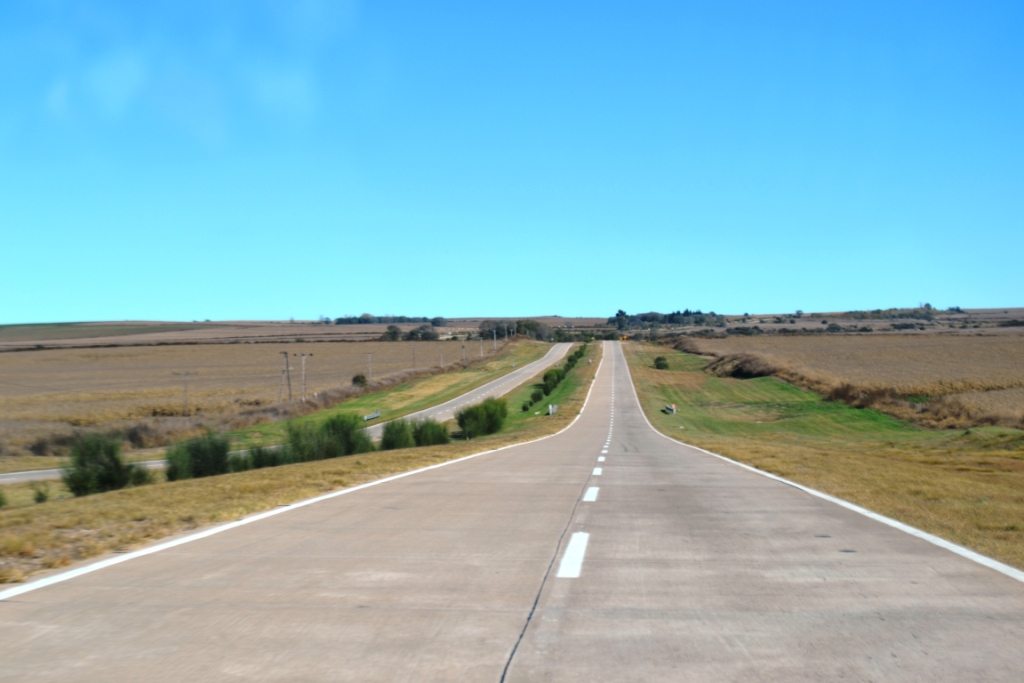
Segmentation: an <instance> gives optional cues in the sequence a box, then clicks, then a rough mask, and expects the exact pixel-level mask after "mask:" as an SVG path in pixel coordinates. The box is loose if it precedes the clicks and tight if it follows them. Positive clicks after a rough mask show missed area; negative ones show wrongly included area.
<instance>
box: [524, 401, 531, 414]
mask: <svg viewBox="0 0 1024 683" xmlns="http://www.w3.org/2000/svg"><path fill="white" fill-rule="evenodd" d="M532 406H533V404H532V403H530V402H529V401H523V412H524V413H525V412H526V411H528V410H529V409H530V408H531V407H532Z"/></svg>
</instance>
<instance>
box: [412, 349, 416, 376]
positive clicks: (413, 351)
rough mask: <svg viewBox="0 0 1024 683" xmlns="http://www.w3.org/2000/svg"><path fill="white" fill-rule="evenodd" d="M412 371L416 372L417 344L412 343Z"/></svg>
mask: <svg viewBox="0 0 1024 683" xmlns="http://www.w3.org/2000/svg"><path fill="white" fill-rule="evenodd" d="M412 369H413V371H414V372H415V371H416V342H413V343H412Z"/></svg>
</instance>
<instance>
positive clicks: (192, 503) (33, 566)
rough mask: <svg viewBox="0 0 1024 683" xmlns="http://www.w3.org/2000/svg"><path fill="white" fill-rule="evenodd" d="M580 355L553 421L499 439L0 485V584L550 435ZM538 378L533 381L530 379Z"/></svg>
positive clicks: (577, 398) (586, 385) (563, 420)
mask: <svg viewBox="0 0 1024 683" xmlns="http://www.w3.org/2000/svg"><path fill="white" fill-rule="evenodd" d="M590 353H591V354H592V356H591V357H592V358H593V359H594V363H593V364H587V363H585V364H583V365H581V366H579V369H578V370H577V371H576V372H577V373H578V378H577V380H578V384H576V385H575V389H574V390H573V391H572V393H571V394H570V395H568V396H566V397H565V399H563V400H562V402H561V410H559V411H558V412H557V413H556V414H555V415H553V416H547V415H541V416H537V417H535V418H522V417H520V418H519V419H518V420H517V421H515V422H514V424H512V425H511V426H510V427H508V428H506V429H505V430H504V431H502V432H500V433H498V434H494V435H491V436H486V437H481V438H479V439H475V440H473V441H459V442H455V443H451V444H448V445H445V446H429V447H424V448H407V449H401V450H391V451H380V452H375V453H363V454H360V455H352V456H347V457H342V458H337V459H333V460H323V461H318V462H309V463H303V464H298V465H284V466H281V467H275V468H270V469H261V470H253V471H249V472H241V473H237V474H226V475H221V476H214V477H208V478H205V479H188V480H184V481H178V482H172V483H160V484H155V485H150V486H140V487H136V488H129V489H123V490H120V491H111V492H109V493H102V494H97V495H93V496H87V497H85V498H68V497H66V492H61V491H59V490H58V489H60V488H61V487H60V485H59V484H57V483H54V484H53V490H52V493H53V494H54V495H53V498H52V499H51V500H50V501H49V502H47V503H43V504H32V503H30V502H29V501H30V500H31V491H30V488H29V487H28V486H27V485H16V486H5V487H2V489H0V490H3V491H5V492H6V493H7V498H8V500H9V501H10V502H11V504H12V507H9V508H2V509H0V583H4V582H11V581H21V580H23V579H25V578H26V577H28V576H30V575H32V574H33V573H36V572H39V571H43V570H45V569H49V568H54V567H62V566H66V565H68V564H70V563H72V562H75V561H78V560H82V559H87V558H90V557H94V556H96V555H99V554H102V553H105V552H109V551H111V550H121V549H127V548H131V547H133V546H138V545H140V544H143V543H147V542H151V541H154V540H157V539H160V538H164V537H166V536H168V535H171V534H174V533H178V532H182V531H187V530H190V529H195V528H197V527H200V526H203V525H207V524H213V523H217V522H226V521H231V520H235V519H239V518H241V517H244V516H246V515H249V514H252V513H255V512H260V511H263V510H268V509H270V508H273V507H275V506H278V505H285V504H288V503H293V502H295V501H297V500H302V499H304V498H309V497H312V496H315V495H319V494H322V493H326V492H328V491H332V490H336V489H340V488H345V487H347V486H353V485H356V484H360V483H363V482H366V481H371V480H374V479H379V478H381V477H385V476H388V475H390V474H395V473H398V472H404V471H407V470H411V469H415V468H418V467H424V466H427V465H431V464H435V463H440V462H444V461H447V460H452V459H454V458H458V457H462V456H464V455H469V454H471V453H479V452H481V451H485V450H488V449H493V448H499V447H502V446H507V445H511V444H514V443H520V442H523V441H527V440H530V439H536V438H539V437H542V436H545V435H548V434H553V433H555V432H557V431H559V430H561V429H563V428H564V427H565V426H567V425H568V424H569V423H570V422H571V421H572V420H573V419H574V418H575V417H576V415H577V414H578V413H579V411H580V410H581V408H582V406H583V403H584V399H585V397H586V393H587V391H588V390H589V389H590V384H591V381H592V379H593V376H594V373H595V372H596V370H597V367H598V365H599V363H598V361H599V360H600V347H599V346H597V348H593V350H592V351H591V352H590ZM539 379H540V375H538V376H537V377H535V378H534V380H533V381H534V382H536V381H539ZM62 496H65V497H62Z"/></svg>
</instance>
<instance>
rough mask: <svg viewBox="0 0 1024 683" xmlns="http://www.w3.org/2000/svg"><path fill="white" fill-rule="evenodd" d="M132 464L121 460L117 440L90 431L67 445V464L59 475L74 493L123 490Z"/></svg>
mask: <svg viewBox="0 0 1024 683" xmlns="http://www.w3.org/2000/svg"><path fill="white" fill-rule="evenodd" d="M135 468H136V466H135V465H126V464H125V463H124V461H123V460H122V459H121V442H120V441H118V440H117V439H113V438H111V437H109V436H105V435H103V434H90V435H88V436H84V437H81V438H79V439H76V440H75V441H74V442H73V443H72V444H71V463H70V464H69V465H68V466H67V467H65V468H64V471H63V473H62V474H61V478H62V479H63V480H64V485H65V486H67V487H68V490H69V491H71V493H73V494H74V495H75V496H87V495H89V494H91V493H103V492H104V491H114V490H116V489H123V488H124V487H125V486H128V485H129V484H130V483H131V476H132V470H133V469H135Z"/></svg>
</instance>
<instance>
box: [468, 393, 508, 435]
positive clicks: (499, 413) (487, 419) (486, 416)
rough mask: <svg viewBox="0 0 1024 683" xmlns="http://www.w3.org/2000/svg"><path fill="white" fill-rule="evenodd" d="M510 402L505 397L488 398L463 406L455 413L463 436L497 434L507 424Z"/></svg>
mask: <svg viewBox="0 0 1024 683" xmlns="http://www.w3.org/2000/svg"><path fill="white" fill-rule="evenodd" d="M506 417H508V404H507V403H506V402H505V399H503V398H488V399H484V401H483V402H481V403H477V404H476V405H472V406H469V407H468V408H463V409H462V410H460V411H459V412H458V413H456V414H455V420H456V421H457V422H458V423H459V429H461V430H462V436H463V437H464V438H466V439H475V438H476V437H478V436H485V435H487V434H496V433H497V432H499V431H501V428H502V427H503V426H504V425H505V418H506Z"/></svg>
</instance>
